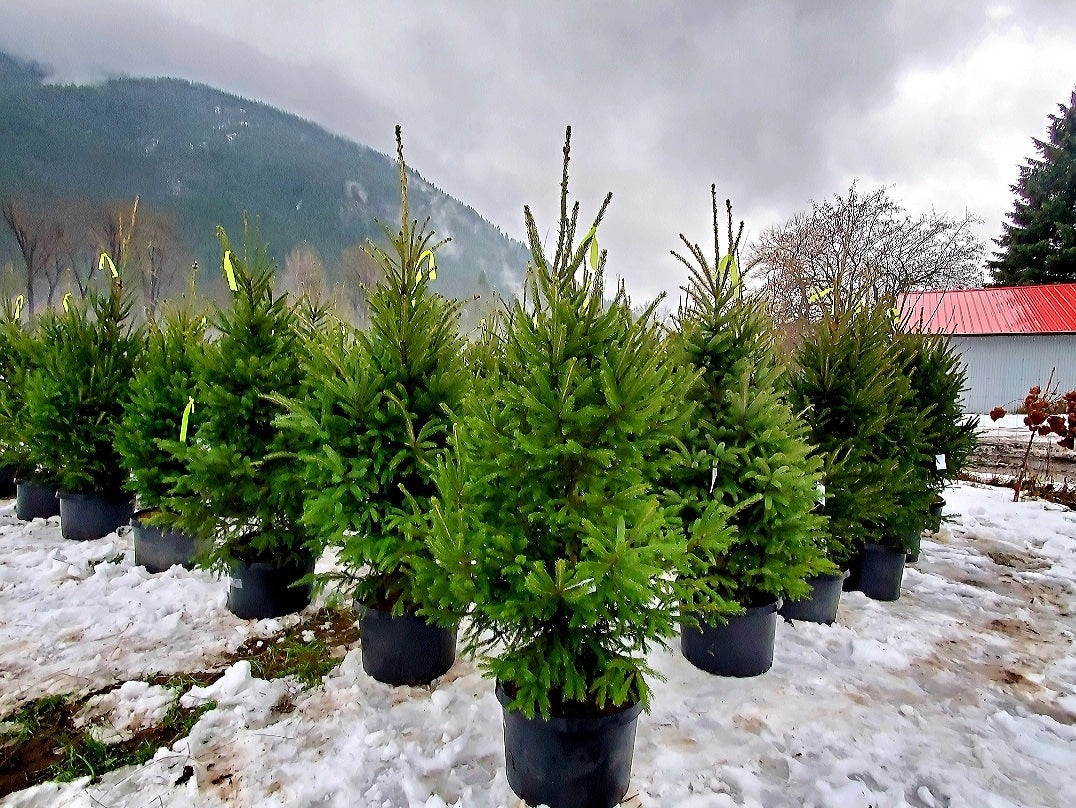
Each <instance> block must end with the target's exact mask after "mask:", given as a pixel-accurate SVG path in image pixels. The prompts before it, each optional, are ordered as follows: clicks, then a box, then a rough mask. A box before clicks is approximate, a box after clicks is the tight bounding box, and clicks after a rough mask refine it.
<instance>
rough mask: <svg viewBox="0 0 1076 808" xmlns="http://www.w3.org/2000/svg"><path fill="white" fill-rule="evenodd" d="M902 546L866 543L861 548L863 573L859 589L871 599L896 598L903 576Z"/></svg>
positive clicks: (898, 595)
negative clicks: (898, 547)
mask: <svg viewBox="0 0 1076 808" xmlns="http://www.w3.org/2000/svg"><path fill="white" fill-rule="evenodd" d="M904 562H905V553H904V548H900V549H894V548H892V547H887V546H885V545H884V544H868V545H866V546H865V547H864V548H863V573H862V575H861V577H860V581H859V591H860V592H862V593H863V594H864V595H866V596H867V597H868V598H870V599H871V600H896V599H897V598H899V597H900V582H901V579H902V578H903V577H904Z"/></svg>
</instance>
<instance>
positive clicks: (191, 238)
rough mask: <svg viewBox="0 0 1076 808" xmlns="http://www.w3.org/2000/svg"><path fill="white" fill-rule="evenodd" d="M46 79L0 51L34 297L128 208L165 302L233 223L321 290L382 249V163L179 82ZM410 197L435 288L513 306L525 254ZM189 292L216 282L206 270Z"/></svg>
mask: <svg viewBox="0 0 1076 808" xmlns="http://www.w3.org/2000/svg"><path fill="white" fill-rule="evenodd" d="M44 79H45V74H44V71H43V70H41V69H40V68H37V67H35V66H32V65H24V64H21V63H19V62H16V61H14V60H12V59H10V58H9V57H7V56H4V55H3V54H0V203H3V204H4V205H13V206H14V212H15V213H16V214H17V215H18V216H20V217H21V221H22V222H23V224H24V225H25V226H26V227H27V228H28V229H29V230H30V231H33V232H35V233H38V234H40V235H41V238H42V245H43V246H49V247H50V250H49V252H50V255H49V258H48V262H47V263H48V264H49V266H47V267H44V268H43V269H42V270H41V272H42V275H41V278H40V280H39V284H40V287H41V288H40V289H39V290H38V296H39V298H41V299H43V298H44V297H45V296H46V295H47V293H48V292H49V290H50V288H52V287H55V288H53V289H52V291H53V293H54V294H53V297H55V294H56V293H59V292H60V291H61V290H63V289H64V288H67V287H68V286H72V287H73V286H77V283H76V282H75V281H74V280H73V279H75V280H77V278H78V276H79V273H82V274H83V275H85V273H86V268H87V267H88V265H89V262H91V261H92V258H93V254H94V253H95V252H96V251H97V250H99V249H101V248H103V247H106V244H104V242H107V239H108V231H109V230H110V228H111V229H113V230H114V229H115V227H116V223H117V222H118V221H121V220H122V218H123V216H124V212H125V211H126V212H127V213H128V214H129V210H130V207H131V204H132V202H133V200H134V198H135V196H138V197H139V198H140V203H139V216H138V226H139V227H140V228H141V230H140V231H139V233H138V234H137V238H136V239H135V241H136V242H137V244H136V245H135V246H136V247H137V246H138V245H139V244H141V247H142V248H143V251H144V252H145V253H146V255H147V256H148V255H149V253H150V252H151V251H152V250H151V246H152V249H155V250H156V251H157V252H156V260H157V261H158V262H159V263H160V267H159V268H160V270H161V275H162V278H163V290H162V293H163V294H168V292H169V291H170V290H175V289H183V288H186V286H187V284H188V282H189V268H190V265H191V263H192V262H193V261H195V260H197V261H198V262H199V263H200V264H201V266H202V267H215V266H216V265H217V264H218V263H219V252H218V247H217V242H216V238H215V228H216V226H217V225H218V224H222V225H224V226H225V227H226V228H227V229H228V230H229V232H231V233H235V234H238V233H239V232H240V231H241V228H242V220H243V215H244V213H246V214H249V215H250V216H251V217H258V218H259V219H260V222H261V235H262V237H263V238H264V239H265V240H266V241H268V242H269V244H270V247H271V250H272V252H273V254H274V256H275V257H276V259H277V261H278V262H279V264H280V266H281V272H287V273H288V274H289V275H290V276H292V282H295V280H296V279H298V280H302V281H304V282H306V283H316V284H324V285H325V287H326V288H332V287H333V286H335V285H336V284H338V283H340V282H345V283H347V284H351V283H352V282H353V280H354V279H355V277H356V276H361V275H362V274H363V273H364V272H365V273H368V272H369V267H368V266H366V265H365V256H363V255H362V254H361V252H360V251H359V250H357V249H356V246H357V245H359V244H361V243H362V242H363V241H364V240H365V239H367V238H375V239H377V238H380V237H381V235H382V234H381V230H380V228H379V226H378V225H377V224H376V223H375V219H377V220H378V221H381V222H387V223H389V224H390V225H392V226H394V227H395V226H396V225H397V224H398V221H397V220H398V216H399V213H398V210H399V175H398V170H397V168H396V165H395V162H394V160H392V159H390V158H389V157H386V156H385V155H383V154H380V153H378V152H375V151H374V150H372V149H370V148H368V147H366V146H362V145H359V144H356V143H352V142H350V141H347V140H345V139H343V138H340V137H337V136H334V135H331V134H329V133H328V132H326V131H325V130H323V129H321V128H320V127H318V126H315V125H314V124H312V123H310V122H308V121H304V120H301V119H300V118H298V117H296V116H294V115H289V114H287V113H284V112H281V111H280V110H277V109H273V108H271V107H269V106H266V105H264V104H260V103H257V102H254V101H248V100H244V99H242V98H238V97H236V96H233V95H228V94H227V93H223V92H221V91H219V90H215V89H213V88H211V87H206V86H204V85H198V84H192V83H190V82H186V81H181V80H176V79H165V78H160V79H113V80H110V81H107V82H105V83H102V84H97V85H89V86H74V85H63V86H61V85H50V84H46V83H43V80H44ZM341 103H347V100H346V99H341ZM404 136H405V140H406V137H407V132H405V133H404ZM410 185H411V210H412V213H413V215H415V216H417V217H419V218H424V217H426V216H430V217H431V219H432V222H433V226H434V228H435V229H436V231H437V233H438V235H439V236H451V237H452V243H451V244H449V245H446V247H445V248H443V249H442V251H441V252H440V253H439V254H438V279H439V285H440V286H441V289H440V291H442V292H443V293H445V294H448V295H454V296H465V295H470V294H473V293H475V292H476V291H482V292H485V291H487V290H488V289H490V288H492V289H494V290H497V291H499V292H501V293H508V294H510V293H511V292H512V291H513V290H514V289H515V288H516V286H517V284H518V282H519V279H520V278H521V276H522V273H523V270H524V268H525V266H526V260H527V253H526V251H525V249H524V247H523V245H522V244H520V243H519V242H516V241H514V240H512V239H510V238H508V237H507V236H505V235H504V234H503V233H502V232H501V231H500V230H499V229H498V228H497V227H495V226H493V225H492V224H490V223H489V222H488V221H486V220H485V219H483V218H482V217H481V216H480V215H479V214H478V213H477V212H475V211H474V210H473V209H472V208H470V207H468V206H467V205H465V204H463V203H462V202H460V201H459V200H456V199H453V198H452V197H450V196H448V195H447V194H445V193H444V192H442V191H441V190H440V189H438V188H436V187H434V186H433V185H431V184H430V183H428V182H426V181H424V180H422V179H421V177H419V176H418V175H417V174H416V175H415V176H414V177H413V179H412V180H411V183H410ZM40 257H41V256H40V254H39V258H40ZM146 260H148V258H147V259H146ZM24 263H25V261H24V259H23V257H22V256H21V255H20V251H19V247H18V244H17V241H16V238H15V237H14V234H13V232H12V228H11V227H9V226H5V227H3V228H2V229H0V266H4V265H9V264H10V266H9V271H8V276H9V277H8V278H7V281H6V285H7V286H12V285H14V286H16V287H17V281H16V280H15V279H14V278H13V273H14V274H15V275H17V273H18V272H19V271H22V270H21V269H20V267H21V266H22V264H24ZM47 272H52V273H54V275H55V280H54V281H48V280H47V279H46V278H45V274H46V273H47ZM65 278H66V280H65ZM198 282H199V285H200V287H201V286H203V285H205V286H206V288H207V290H209V291H212V290H213V289H214V288H219V284H220V280H219V278H218V277H217V273H214V272H207V271H202V272H200V273H199V280H198Z"/></svg>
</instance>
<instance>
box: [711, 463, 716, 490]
mask: <svg viewBox="0 0 1076 808" xmlns="http://www.w3.org/2000/svg"><path fill="white" fill-rule="evenodd" d="M716 483H717V468H716V467H715V468H712V469H710V493H711V494H712V493H714V485H715V484H716Z"/></svg>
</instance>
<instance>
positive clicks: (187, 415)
mask: <svg viewBox="0 0 1076 808" xmlns="http://www.w3.org/2000/svg"><path fill="white" fill-rule="evenodd" d="M192 412H194V396H190V397H189V398H188V399H187V406H186V407H184V408H183V420H182V421H180V423H179V442H180V443H186V442H187V427H188V426H189V425H190V422H191V413H192Z"/></svg>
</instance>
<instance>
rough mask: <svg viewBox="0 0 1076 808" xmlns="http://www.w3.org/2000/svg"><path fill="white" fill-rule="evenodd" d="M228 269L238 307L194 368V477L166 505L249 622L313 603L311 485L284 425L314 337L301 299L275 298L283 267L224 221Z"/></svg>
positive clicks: (217, 318)
mask: <svg viewBox="0 0 1076 808" xmlns="http://www.w3.org/2000/svg"><path fill="white" fill-rule="evenodd" d="M217 235H218V238H219V240H220V243H221V250H222V255H223V257H222V264H223V267H224V271H225V274H226V276H227V277H228V281H229V287H230V289H231V304H230V305H229V306H225V307H221V308H220V309H218V310H217V312H216V313H215V315H214V317H213V318H212V325H213V327H214V328H215V330H216V331H217V332H218V333H219V337H218V338H217V339H216V340H215V341H213V342H211V343H209V344H208V345H207V346H206V348H205V351H204V352H203V353H202V354H201V355H200V356H199V357H198V359H197V361H196V363H195V369H196V371H197V374H196V375H197V377H198V388H197V392H196V394H195V402H196V403H195V407H196V408H197V410H198V411H199V413H200V415H199V423H198V428H197V431H196V432H194V434H193V435H192V436H188V441H187V444H186V446H187V448H186V451H185V452H182V453H181V460H182V462H183V463H184V464H185V465H186V467H187V474H186V475H185V476H182V477H179V478H177V479H176V481H175V485H174V486H173V487H172V490H171V491H170V492H169V493H168V495H167V496H165V497H164V498H163V499H162V501H161V504H160V507H161V510H162V511H164V512H165V513H168V514H172V515H174V516H175V519H174V522H173V526H174V527H176V528H178V529H180V530H182V531H183V532H186V533H189V534H190V535H192V536H194V538H195V540H196V541H197V542H198V543H199V548H198V552H197V555H198V558H199V563H201V564H203V565H205V566H206V567H208V568H210V569H213V570H216V571H217V572H219V573H227V574H229V575H230V584H229V588H228V608H229V609H230V610H231V611H232V612H233V613H234V614H236V615H237V616H239V617H242V618H264V617H278V616H280V615H284V614H289V613H292V612H296V611H300V610H301V609H303V608H305V607H306V605H307V604H308V603H309V602H310V585H309V584H308V583H301V581H304V580H305V579H307V577H308V576H309V575H310V574H311V573H312V572H313V569H314V561H315V556H316V554H317V546H316V542H315V541H314V540H313V538H312V537H311V536H310V535H309V532H308V531H307V530H306V529H305V528H304V527H303V525H302V523H301V517H302V513H303V498H304V487H303V486H299V485H296V484H295V475H294V471H293V469H292V464H293V463H294V457H293V447H292V446H290V445H289V444H288V442H287V440H286V439H285V437H284V436H283V435H282V434H281V431H280V430H279V429H278V428H277V427H276V426H275V425H274V423H273V422H274V419H275V418H276V417H277V416H278V415H280V414H282V412H283V408H282V407H281V405H280V404H279V403H278V401H277V400H276V399H275V396H284V397H295V396H297V394H298V393H299V390H300V385H301V382H302V378H303V371H302V368H303V367H304V366H305V363H306V360H307V355H306V347H307V344H308V342H307V340H306V339H305V338H304V334H303V329H302V326H301V324H300V318H299V314H298V306H297V304H295V303H290V302H289V300H288V297H287V295H281V296H277V295H275V294H274V293H273V288H272V282H273V269H274V264H273V261H272V259H271V258H270V256H269V253H268V249H267V247H265V246H264V245H262V244H260V243H258V240H257V235H256V231H255V230H254V229H253V228H248V232H247V234H246V236H247V237H246V239H245V244H244V248H243V251H242V255H240V254H238V253H236V252H233V250H232V248H231V244H230V243H229V241H228V236H227V234H226V233H225V232H224V229H223V228H218V230H217Z"/></svg>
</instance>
